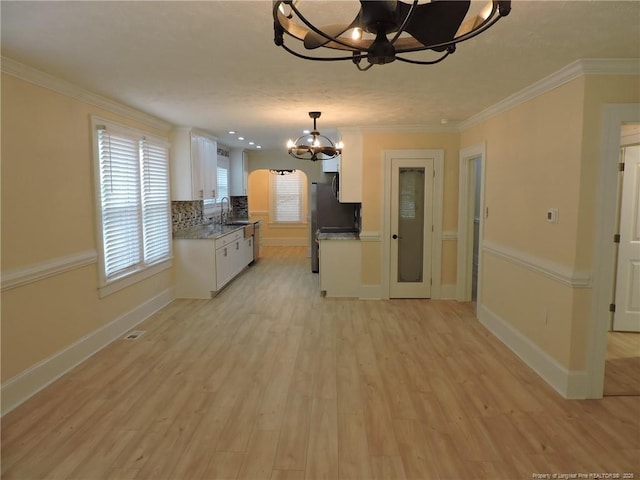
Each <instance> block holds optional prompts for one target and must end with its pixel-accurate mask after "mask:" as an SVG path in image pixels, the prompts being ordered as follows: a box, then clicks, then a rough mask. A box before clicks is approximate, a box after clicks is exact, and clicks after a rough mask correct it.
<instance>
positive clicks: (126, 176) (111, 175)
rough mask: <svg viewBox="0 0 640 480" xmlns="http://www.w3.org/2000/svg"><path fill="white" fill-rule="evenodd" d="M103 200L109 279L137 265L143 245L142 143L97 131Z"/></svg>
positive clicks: (101, 197) (105, 254)
mask: <svg viewBox="0 0 640 480" xmlns="http://www.w3.org/2000/svg"><path fill="white" fill-rule="evenodd" d="M98 144H99V146H98V148H99V155H100V200H101V210H102V239H103V252H104V270H105V276H106V277H107V278H109V277H111V276H114V275H119V274H122V273H124V272H126V271H127V270H129V269H130V268H132V267H135V266H136V265H138V264H139V263H140V261H141V259H142V245H140V227H141V222H140V215H141V212H140V205H139V197H140V173H139V162H138V156H139V148H140V145H139V141H138V139H136V138H132V137H129V136H126V135H124V134H118V133H115V132H107V130H106V129H101V130H99V131H98Z"/></svg>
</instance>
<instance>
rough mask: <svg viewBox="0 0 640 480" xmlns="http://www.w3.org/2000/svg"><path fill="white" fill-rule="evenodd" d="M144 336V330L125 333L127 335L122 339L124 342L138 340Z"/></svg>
mask: <svg viewBox="0 0 640 480" xmlns="http://www.w3.org/2000/svg"><path fill="white" fill-rule="evenodd" d="M144 334H145V331H144V330H134V331H133V332H129V333H127V335H126V336H125V337H124V339H125V340H137V339H138V338H140V337H141V336H142V335H144Z"/></svg>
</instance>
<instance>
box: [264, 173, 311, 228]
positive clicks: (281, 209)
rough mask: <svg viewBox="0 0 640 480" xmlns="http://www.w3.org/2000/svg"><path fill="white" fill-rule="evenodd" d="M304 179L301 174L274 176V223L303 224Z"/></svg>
mask: <svg viewBox="0 0 640 480" xmlns="http://www.w3.org/2000/svg"><path fill="white" fill-rule="evenodd" d="M303 178H304V177H303V176H302V174H301V173H300V172H294V173H292V174H290V175H273V176H272V179H273V180H272V182H273V183H272V195H271V198H272V206H271V207H272V208H271V221H272V222H274V223H303V221H304V217H303V213H302V211H303V196H302V195H303V185H302V182H303Z"/></svg>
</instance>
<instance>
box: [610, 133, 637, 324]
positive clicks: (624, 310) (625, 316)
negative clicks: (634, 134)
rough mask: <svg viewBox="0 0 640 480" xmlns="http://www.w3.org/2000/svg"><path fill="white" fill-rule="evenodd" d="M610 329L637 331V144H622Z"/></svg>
mask: <svg viewBox="0 0 640 480" xmlns="http://www.w3.org/2000/svg"><path fill="white" fill-rule="evenodd" d="M615 305H616V309H615V313H614V317H613V329H614V330H616V331H627V332H640V145H633V146H630V147H625V148H624V175H623V181H622V201H621V207H620V245H619V249H618V268H617V275H616V296H615Z"/></svg>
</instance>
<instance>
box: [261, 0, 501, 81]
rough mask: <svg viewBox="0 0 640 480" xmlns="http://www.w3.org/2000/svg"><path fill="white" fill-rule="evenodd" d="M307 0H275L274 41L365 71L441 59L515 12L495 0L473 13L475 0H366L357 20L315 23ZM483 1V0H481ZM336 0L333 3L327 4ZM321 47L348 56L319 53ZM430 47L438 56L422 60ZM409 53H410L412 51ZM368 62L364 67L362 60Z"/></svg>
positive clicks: (311, 56) (297, 53)
mask: <svg viewBox="0 0 640 480" xmlns="http://www.w3.org/2000/svg"><path fill="white" fill-rule="evenodd" d="M300 2H301V0H274V2H273V20H274V42H275V44H276V45H277V46H279V47H282V48H284V49H285V50H286V51H287V52H289V53H291V54H292V55H295V56H296V57H300V58H304V59H306V60H319V61H340V60H351V61H352V62H353V63H354V64H355V65H356V66H357V67H358V69H359V70H362V71H364V70H368V69H369V68H371V67H372V66H373V65H384V64H387V63H391V62H393V61H395V60H398V61H401V62H407V63H414V64H418V65H433V64H435V63H438V62H441V61H442V60H444V59H445V58H446V57H448V56H449V55H450V54H452V53H454V52H455V50H456V45H457V44H458V43H460V42H463V41H465V40H469V39H470V38H473V37H475V36H476V35H478V34H480V33H482V32H484V31H485V30H487V29H488V28H489V27H491V26H492V25H493V24H495V23H496V22H497V21H498V20H499V19H500V18H502V17H506V16H507V15H509V12H510V11H511V1H510V0H506V1H502V0H491V1H489V2H488V3H487V4H486V6H485V7H484V8H483V9H482V10H476V9H475V8H474V9H473V10H474V11H473V12H472V13H471V14H469V7H470V6H471V1H470V0H431V1H430V2H427V3H424V2H422V3H418V0H413V2H410V3H404V2H401V1H393V0H360V11H359V12H358V14H357V15H356V18H355V19H354V20H352V21H350V20H349V19H348V20H347V21H346V22H344V23H334V24H330V25H324V26H316V25H313V24H312V23H311V22H310V21H309V20H308V19H307V18H306V17H305V16H304V14H303V13H302V12H301V10H300V9H299V8H298V4H299V3H300ZM475 3H477V2H475ZM330 5H331V2H327V9H328V8H330ZM285 33H286V34H287V35H289V36H291V37H293V38H295V39H297V40H299V41H300V42H302V45H303V46H304V48H305V50H302V52H304V53H302V52H301V51H300V50H301V49H300V50H295V49H291V48H289V47H288V46H287V45H285V42H284V34H285ZM320 47H325V48H328V49H331V50H334V51H338V52H340V51H341V52H347V53H350V55H347V56H340V55H337V56H332V55H328V53H329V52H327V51H323V52H326V53H327V56H325V55H323V53H316V52H315V51H317V50H318V49H319V48H320ZM424 50H430V51H432V52H435V54H434V57H433V58H429V59H426V60H425V59H416V58H415V56H414V55H412V54H414V53H415V52H421V51H424ZM407 54H408V55H409V56H407ZM363 58H364V59H366V60H367V61H368V63H369V64H368V65H367V66H366V67H362V66H361V65H360V62H361V61H362V59H363Z"/></svg>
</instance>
